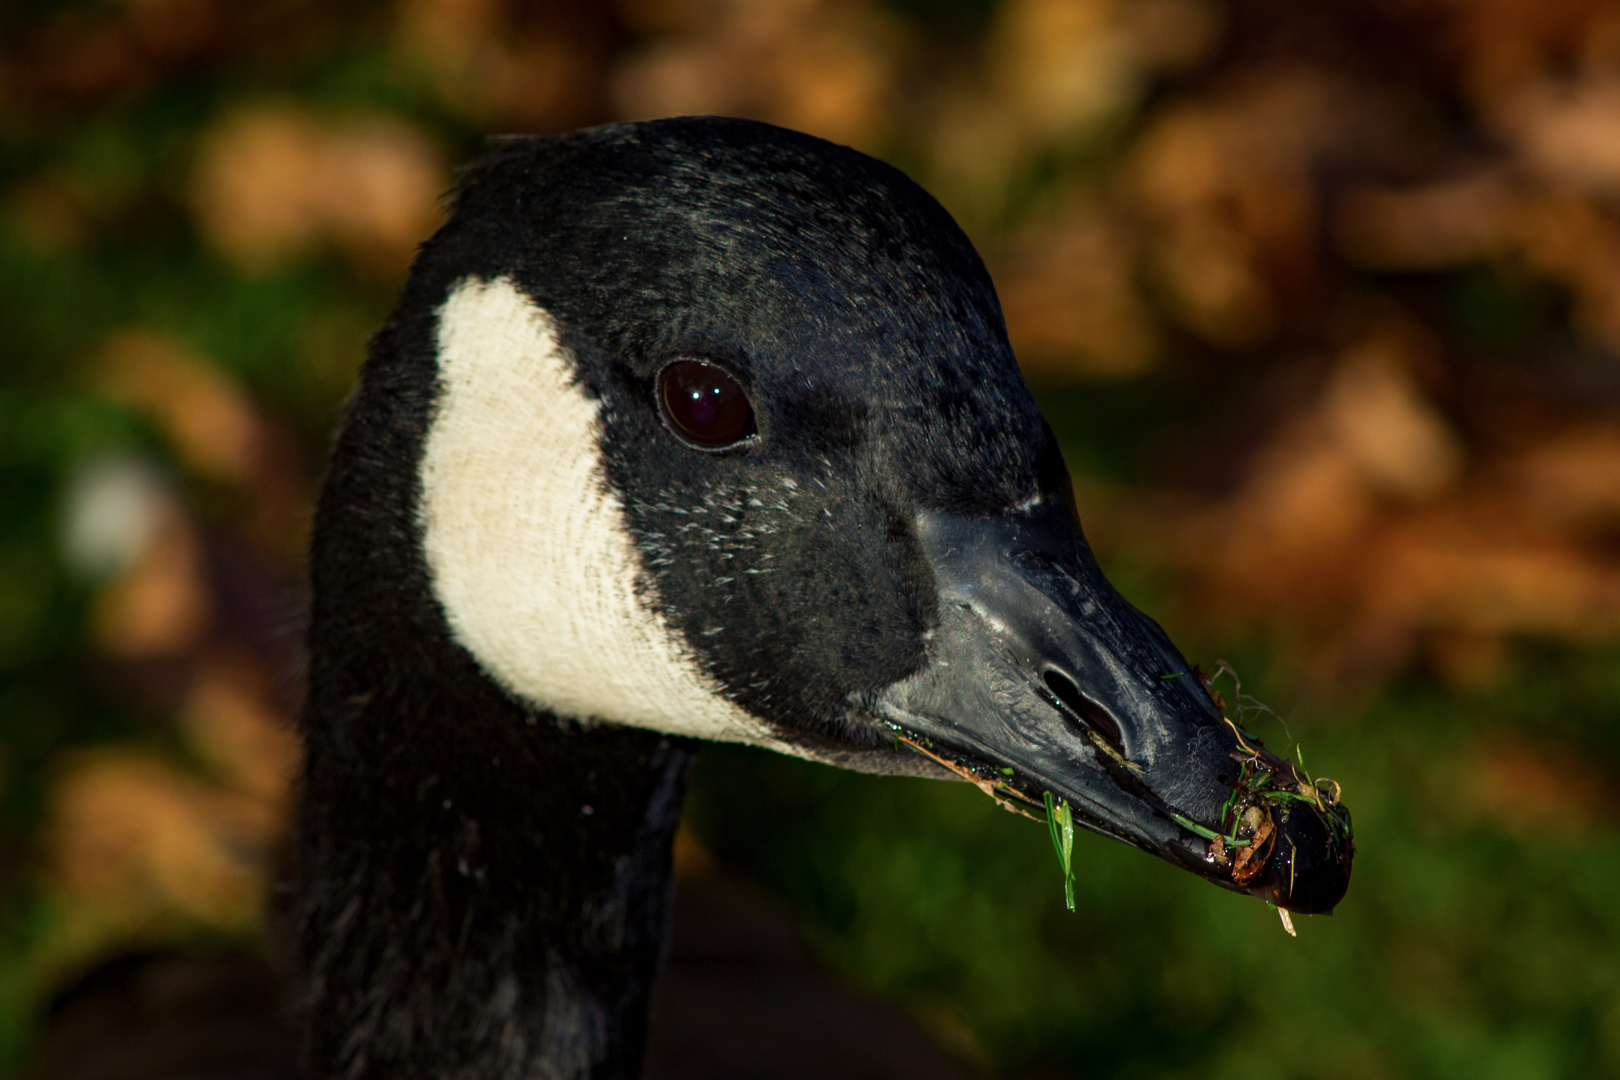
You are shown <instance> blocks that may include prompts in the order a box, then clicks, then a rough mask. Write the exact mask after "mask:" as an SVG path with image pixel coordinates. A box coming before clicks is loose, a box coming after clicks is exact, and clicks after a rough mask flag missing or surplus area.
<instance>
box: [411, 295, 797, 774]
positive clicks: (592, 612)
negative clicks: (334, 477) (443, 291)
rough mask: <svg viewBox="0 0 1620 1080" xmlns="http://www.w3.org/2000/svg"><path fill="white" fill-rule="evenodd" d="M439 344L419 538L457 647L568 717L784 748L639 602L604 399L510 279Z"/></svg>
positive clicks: (454, 317)
mask: <svg viewBox="0 0 1620 1080" xmlns="http://www.w3.org/2000/svg"><path fill="white" fill-rule="evenodd" d="M438 349H439V381H440V387H441V390H440V396H439V401H438V409H437V412H436V414H435V417H434V420H433V425H432V428H431V430H430V431H429V432H428V436H427V444H426V446H425V448H424V450H423V455H422V503H421V514H422V532H423V543H424V546H425V548H426V555H427V565H428V570H429V573H430V575H431V577H432V580H433V589H434V593H435V595H436V596H437V598H438V600H439V603H440V604H441V605H442V606H443V608H444V613H445V616H446V618H447V619H448V621H449V624H450V630H451V632H452V633H453V634H454V636H455V638H456V640H457V641H458V642H460V643H461V644H462V645H463V646H464V647H465V648H466V649H467V650H468V651H469V652H471V653H472V655H473V656H474V657H475V658H476V659H477V660H478V662H479V663H480V664H481V665H482V666H483V668H484V670H485V671H486V672H488V673H489V674H490V675H492V676H493V677H494V678H495V679H496V680H497V681H498V682H500V683H501V684H502V685H504V686H505V687H506V688H507V689H508V690H509V691H511V692H513V693H514V694H516V695H518V696H520V697H522V698H525V699H527V700H529V701H531V702H533V703H534V704H536V705H539V706H541V707H543V708H546V709H549V710H551V711H553V712H555V713H557V714H558V715H561V716H567V717H573V718H577V719H581V720H607V721H612V722H616V723H620V724H630V725H634V726H636V727H644V728H653V729H656V730H659V731H667V732H670V733H672V734H676V735H687V736H692V737H695V738H701V739H721V740H726V741H731V742H748V743H756V744H759V745H765V746H772V747H778V748H781V747H780V744H779V743H778V742H777V740H776V739H774V738H773V737H772V735H771V733H770V731H769V729H768V728H767V727H766V726H765V725H764V724H763V723H762V722H761V721H759V720H758V719H757V718H755V717H753V716H751V715H749V714H748V713H746V712H744V711H743V710H742V709H741V708H739V707H738V706H736V705H735V704H733V703H732V702H730V701H728V700H727V699H726V698H724V697H723V696H722V695H721V694H720V692H719V688H718V687H717V686H716V684H715V683H714V680H713V679H712V678H710V677H709V676H708V675H706V674H705V673H704V672H703V671H702V670H701V669H700V668H699V667H698V665H697V663H696V661H695V660H694V659H693V657H692V654H691V652H690V650H688V649H687V648H686V646H685V644H684V643H683V642H682V641H681V640H680V638H679V636H678V634H677V633H676V631H675V630H674V629H673V628H671V627H670V626H668V625H667V624H665V622H664V621H663V620H662V619H661V618H660V617H659V616H658V615H657V614H656V613H654V612H652V611H649V610H648V609H647V607H646V606H644V605H643V604H642V603H641V601H640V600H639V599H638V597H637V581H638V577H639V576H640V569H639V568H640V563H639V559H638V556H637V553H636V550H635V548H634V546H633V545H632V544H631V541H630V537H629V535H628V534H627V532H626V529H625V518H624V511H623V507H622V505H621V503H620V501H619V499H618V497H617V495H616V494H615V493H614V492H613V490H612V489H611V488H610V487H609V485H608V481H607V476H606V473H605V472H604V470H603V468H602V463H601V460H600V451H599V444H598V435H599V425H598V419H597V411H598V404H597V402H596V401H594V400H593V399H592V398H591V397H590V396H589V395H588V394H587V393H586V392H585V390H584V389H583V388H582V387H581V386H580V385H579V383H578V381H577V379H576V378H575V372H574V367H573V364H572V362H571V361H570V359H569V357H568V356H567V354H566V353H565V351H564V350H563V348H562V346H561V345H560V344H559V343H558V341H557V332H556V327H555V325H554V324H553V322H552V320H551V318H550V316H549V315H548V314H547V313H546V312H545V311H544V310H542V309H541V308H540V307H539V306H537V305H536V304H535V303H534V302H533V301H531V300H529V299H528V297H526V296H524V295H523V294H522V293H521V292H520V291H519V290H518V289H517V287H516V286H515V285H513V283H512V282H511V281H509V280H507V279H505V278H497V279H495V280H493V281H482V280H479V279H475V278H469V279H467V280H465V281H463V282H461V283H460V284H459V285H457V286H456V288H455V290H454V291H453V292H452V293H451V294H450V297H449V299H447V300H446V301H445V302H444V306H443V307H441V308H440V309H439V326H438Z"/></svg>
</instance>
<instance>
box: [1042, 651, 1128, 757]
mask: <svg viewBox="0 0 1620 1080" xmlns="http://www.w3.org/2000/svg"><path fill="white" fill-rule="evenodd" d="M1043 679H1044V680H1045V682H1046V688H1047V689H1048V690H1050V691H1052V696H1054V697H1056V698H1057V699H1058V700H1059V701H1061V702H1062V703H1063V706H1064V707H1065V708H1066V709H1068V710H1069V711H1070V712H1071V713H1073V714H1074V715H1075V716H1076V717H1077V718H1078V719H1079V720H1080V721H1081V722H1082V723H1084V724H1085V725H1086V726H1087V727H1089V728H1091V730H1092V731H1095V732H1096V733H1097V734H1098V735H1101V736H1102V737H1103V738H1104V739H1107V740H1108V744H1109V745H1110V746H1112V747H1113V748H1114V749H1115V750H1117V751H1119V752H1120V753H1122V754H1123V753H1124V752H1125V744H1124V739H1123V738H1121V736H1120V732H1119V724H1118V722H1116V721H1115V720H1114V718H1113V717H1112V716H1110V715H1109V714H1108V710H1107V709H1105V708H1103V707H1102V706H1101V705H1098V704H1097V703H1096V702H1095V701H1092V700H1091V699H1090V698H1088V697H1086V696H1085V695H1084V694H1082V693H1081V692H1080V688H1079V687H1078V686H1076V685H1074V680H1073V679H1070V678H1069V677H1068V676H1067V675H1065V674H1063V673H1062V672H1061V671H1048V672H1047V673H1046V674H1045V675H1044V676H1043Z"/></svg>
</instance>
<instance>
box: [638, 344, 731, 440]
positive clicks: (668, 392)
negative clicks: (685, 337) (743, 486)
mask: <svg viewBox="0 0 1620 1080" xmlns="http://www.w3.org/2000/svg"><path fill="white" fill-rule="evenodd" d="M658 396H659V397H660V398H661V399H662V400H663V403H664V415H665V417H667V418H668V420H669V424H670V426H671V427H672V428H674V429H675V431H676V433H677V434H679V435H680V436H682V437H683V438H685V439H686V440H688V441H689V442H692V443H694V444H696V445H697V446H701V447H704V448H706V449H716V448H719V447H722V446H730V445H732V444H733V443H736V442H740V441H742V440H743V439H745V438H747V437H748V436H750V435H752V434H753V433H754V410H753V407H752V406H750V405H749V404H748V396H747V395H746V394H744V393H743V390H742V387H740V386H738V385H737V380H735V379H733V378H732V377H731V376H730V375H727V374H726V373H725V372H724V371H721V370H720V369H719V368H717V367H715V366H714V365H713V364H704V363H700V362H698V361H696V360H677V361H675V363H673V364H670V365H669V366H668V367H666V368H664V370H663V371H662V372H661V373H660V374H659V376H658Z"/></svg>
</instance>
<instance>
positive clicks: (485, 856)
mask: <svg viewBox="0 0 1620 1080" xmlns="http://www.w3.org/2000/svg"><path fill="white" fill-rule="evenodd" d="M400 326H401V323H400V322H398V321H396V322H395V323H393V324H391V325H390V326H389V327H387V328H385V329H384V331H383V332H382V333H381V334H380V335H379V337H378V342H377V343H376V346H375V347H376V348H377V349H378V350H379V351H386V350H389V349H391V348H392V347H393V345H392V341H391V338H392V336H393V334H394V332H395V331H397V330H399V329H400ZM395 361H396V362H395V363H393V364H391V365H389V366H387V367H384V368H380V369H378V370H373V371H371V372H368V378H367V383H366V385H365V387H364V389H363V391H362V394H361V395H360V397H359V398H358V399H357V400H356V402H355V405H354V407H353V409H352V411H351V413H350V415H349V418H348V420H347V421H346V423H345V426H344V430H343V431H342V433H341V434H340V436H339V439H338V442H337V445H336V446H335V448H334V451H333V457H332V461H331V466H330V470H329V475H328V479H327V483H326V486H325V489H324V490H323V492H322V496H321V500H320V503H319V505H318V507H317V510H316V516H315V525H314V533H313V541H312V545H311V560H310V570H311V579H312V580H311V583H312V591H313V597H314V600H313V605H312V611H311V620H310V633H309V656H310V673H309V697H308V700H307V704H306V707H305V711H304V715H303V719H302V729H303V735H304V739H305V745H306V755H307V756H306V764H305V775H304V782H303V803H302V809H301V814H300V820H299V833H300V835H299V849H298V869H297V875H298V876H297V882H296V885H295V887H294V903H293V914H294V916H295V925H296V933H297V946H298V950H299V954H300V961H301V964H302V969H303V970H302V997H303V1005H304V1007H305V1017H304V1019H305V1023H306V1029H307V1037H306V1047H305V1048H306V1068H307V1071H308V1075H309V1076H310V1077H311V1080H329V1078H338V1077H342V1078H345V1080H360V1078H370V1077H376V1078H384V1077H386V1078H387V1080H416V1078H422V1080H427V1078H430V1077H431V1078H433V1080H443V1078H447V1077H455V1078H464V1080H480V1078H483V1077H490V1078H493V1077H514V1076H544V1077H548V1078H553V1077H554V1078H557V1080H565V1078H568V1080H572V1078H584V1077H590V1078H601V1080H606V1078H617V1077H631V1076H634V1075H635V1074H636V1072H637V1070H638V1068H639V1065H640V1059H641V1054H642V1048H643V1044H644V1031H645V1023H646V1011H647V997H648V991H649V989H650V986H651V983H652V980H653V978H654V976H655V974H656V970H657V966H658V960H659V951H660V946H661V942H662V939H663V935H664V929H665V922H666V912H667V908H668V900H669V893H670V862H671V850H672V841H673V837H674V832H675V827H676V823H677V820H678V817H679V812H680V805H681V799H682V795H683V792H684V790H685V786H686V778H687V774H688V771H689V767H690V764H691V760H692V754H693V744H691V743H689V742H685V741H683V740H679V739H673V738H669V737H666V736H663V735H660V734H659V733H657V732H651V731H643V730H634V729H626V728H617V727H610V726H596V727H588V726H587V727H582V726H580V725H577V724H574V723H572V722H569V721H562V720H559V719H557V718H556V717H554V716H551V715H549V714H546V713H542V712H537V711H534V710H531V709H527V708H525V707H524V706H522V705H521V704H519V703H518V702H516V701H515V700H514V699H512V698H511V697H510V696H508V695H507V694H505V693H504V692H503V691H502V690H501V689H500V688H499V687H497V686H496V685H495V684H494V683H492V682H491V681H490V680H489V679H488V678H487V677H486V676H485V675H484V674H483V673H482V672H481V671H480V670H479V669H478V667H477V666H476V664H475V663H474V662H473V660H472V658H471V657H470V656H469V655H468V654H467V653H466V652H465V651H464V650H462V649H461V648H460V647H458V646H456V645H455V644H453V643H452V642H451V640H450V638H449V634H448V631H447V629H446V626H445V620H444V616H443V613H442V612H441V611H440V610H439V608H438V606H437V604H436V602H435V601H434V600H433V599H432V597H431V591H430V589H429V587H428V582H427V572H426V569H425V567H424V565H423V560H422V558H421V555H420V550H421V549H420V538H419V536H418V532H419V529H418V526H417V519H416V512H415V504H416V496H417V492H416V487H415V486H416V483H417V481H416V478H415V469H414V463H415V460H416V458H417V456H418V454H419V449H420V445H421V437H422V432H423V431H424V430H425V428H426V424H427V418H428V415H429V413H430V410H431V389H430V388H431V385H432V383H431V367H430V365H431V356H429V355H426V354H425V352H417V353H416V354H415V355H413V350H410V349H403V350H401V351H400V353H399V355H397V356H396V357H395ZM537 644H538V643H537Z"/></svg>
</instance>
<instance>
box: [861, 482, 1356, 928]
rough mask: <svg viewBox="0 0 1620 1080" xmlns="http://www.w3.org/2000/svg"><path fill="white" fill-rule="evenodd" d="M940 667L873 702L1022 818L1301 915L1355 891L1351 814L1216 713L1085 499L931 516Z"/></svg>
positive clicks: (898, 727) (900, 732) (927, 528)
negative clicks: (995, 512) (1108, 545)
mask: <svg viewBox="0 0 1620 1080" xmlns="http://www.w3.org/2000/svg"><path fill="white" fill-rule="evenodd" d="M919 532H920V536H921V540H922V544H923V548H924V551H925V554H926V556H927V558H928V561H929V562H930V564H931V565H932V567H933V571H934V576H935V580H936V582H937V584H938V588H939V604H940V608H939V610H940V622H939V625H938V626H937V628H936V629H935V631H934V635H933V637H932V639H931V641H930V643H929V663H928V665H927V666H926V667H924V668H923V669H922V670H921V671H919V672H918V673H917V674H915V675H913V676H911V677H910V678H908V679H906V680H904V681H902V682H899V683H896V684H894V685H892V686H890V687H888V688H886V689H885V690H883V691H882V692H881V693H879V694H877V695H874V696H873V697H872V698H871V699H870V700H868V701H866V702H864V703H863V705H864V711H866V712H867V713H868V714H869V715H871V716H873V717H874V718H876V719H877V720H879V721H881V722H883V723H886V724H887V725H889V727H890V728H891V729H892V730H893V732H894V734H895V737H896V739H897V740H898V741H900V742H903V743H907V744H909V745H911V746H912V747H913V748H915V749H916V750H918V751H919V752H921V753H925V754H927V755H929V756H930V757H933V758H934V759H935V760H936V761H938V762H939V763H940V764H942V765H945V766H946V767H947V768H950V769H952V770H953V771H955V772H957V773H958V774H960V775H962V776H963V777H964V778H966V779H969V780H971V781H973V782H974V783H976V784H978V785H979V786H980V787H982V788H984V789H985V790H986V791H988V792H989V793H991V794H992V795H994V796H995V797H996V798H997V799H998V800H999V801H1001V802H1003V803H1004V804H1005V805H1008V806H1009V807H1011V808H1024V809H1026V810H1030V811H1035V812H1036V813H1037V814H1039V815H1041V816H1044V815H1045V814H1046V812H1047V806H1048V803H1049V802H1050V803H1051V804H1052V805H1054V806H1055V805H1057V804H1058V803H1059V802H1060V801H1061V803H1066V804H1067V805H1068V806H1069V807H1070V808H1071V810H1072V813H1073V816H1074V819H1075V822H1076V824H1079V825H1083V826H1084V827H1086V828H1090V829H1092V830H1094V831H1096V832H1100V833H1103V834H1105V835H1108V836H1112V837H1115V838H1116V839H1119V840H1123V841H1124V842H1126V843H1128V844H1133V845H1135V846H1136V847H1139V848H1142V849H1143V850H1145V851H1150V852H1153V853H1154V854H1156V855H1158V856H1160V857H1161V858H1164V859H1167V860H1169V861H1170V862H1172V863H1175V864H1176V865H1178V866H1181V867H1184V868H1185V869H1187V870H1190V871H1192V872H1193V873H1195V874H1198V875H1199V876H1201V877H1204V878H1207V879H1209V880H1211V881H1214V882H1216V883H1218V884H1220V885H1223V886H1225V887H1227V888H1231V889H1234V890H1237V891H1242V892H1248V893H1251V894H1254V895H1257V896H1261V897H1262V898H1264V899H1266V900H1269V901H1271V902H1273V903H1275V904H1278V905H1279V906H1281V907H1284V908H1287V909H1290V910H1293V911H1298V912H1321V911H1328V910H1331V909H1332V908H1333V906H1334V905H1335V904H1337V903H1338V902H1339V900H1340V898H1341V897H1343V895H1344V892H1345V889H1346V888H1347V887H1348V886H1349V883H1350V862H1351V857H1352V855H1353V851H1354V844H1353V840H1352V837H1351V829H1350V817H1349V813H1348V811H1346V810H1345V809H1344V808H1343V807H1342V806H1340V805H1339V804H1338V790H1337V787H1336V786H1334V785H1332V782H1331V781H1325V782H1323V784H1322V785H1321V786H1318V785H1317V784H1316V783H1313V782H1311V781H1309V780H1308V778H1306V777H1305V776H1303V775H1301V774H1300V772H1299V771H1298V770H1297V769H1295V768H1294V767H1293V766H1292V765H1291V764H1289V763H1287V762H1283V761H1281V760H1279V759H1278V758H1276V757H1274V756H1272V755H1271V754H1269V753H1267V752H1266V751H1265V749H1264V747H1262V746H1261V745H1260V744H1259V743H1258V742H1257V741H1256V740H1255V739H1253V738H1252V737H1251V736H1248V735H1246V734H1245V733H1243V732H1241V731H1240V729H1239V728H1238V727H1237V726H1236V725H1235V724H1233V723H1232V722H1231V721H1229V720H1227V719H1225V718H1223V717H1222V715H1221V713H1220V710H1219V709H1217V708H1216V705H1215V702H1214V701H1213V700H1212V698H1211V696H1210V694H1209V692H1208V690H1207V689H1206V688H1205V686H1204V685H1203V682H1202V680H1201V678H1200V676H1199V674H1198V673H1197V672H1196V671H1195V670H1194V669H1193V668H1192V667H1191V666H1190V665H1189V664H1188V663H1187V661H1186V660H1185V659H1184V658H1183V657H1182V655H1181V653H1180V652H1178V651H1177V649H1176V647H1175V646H1174V645H1173V644H1171V642H1170V639H1169V638H1168V637H1167V636H1165V633H1164V631H1163V630H1161V629H1160V628H1159V626H1158V624H1157V623H1155V622H1154V621H1153V620H1152V619H1149V618H1148V617H1147V616H1146V615H1143V614H1142V613H1141V612H1139V611H1137V610H1136V609H1135V608H1134V607H1132V606H1131V605H1130V604H1129V603H1127V602H1126V601H1125V599H1124V598H1123V597H1121V596H1120V595H1119V593H1118V592H1116V591H1115V590H1114V587H1113V586H1112V585H1110V584H1109V583H1108V581H1107V579H1106V578H1104V577H1103V575H1102V571H1101V569H1100V568H1099V567H1098V566H1097V561H1096V559H1095V558H1094V557H1093V556H1092V553H1091V548H1090V546H1089V545H1088V544H1087V543H1086V541H1085V537H1084V536H1083V535H1082V534H1081V531H1080V524H1079V520H1078V518H1077V517H1076V515H1075V513H1074V509H1073V504H1072V502H1070V501H1069V500H1068V499H1065V498H1061V497H1058V498H1048V499H1045V500H1043V501H1042V502H1040V503H1039V504H1037V505H1034V506H1033V507H1029V508H1025V509H1024V511H1023V512H1022V513H1018V514H1015V515H1012V516H1008V517H1001V518H994V519H964V518H952V517H947V516H944V515H938V514H932V513H927V514H924V515H923V517H922V519H921V522H920V530H919Z"/></svg>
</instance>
